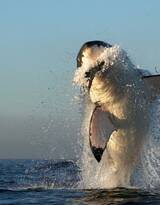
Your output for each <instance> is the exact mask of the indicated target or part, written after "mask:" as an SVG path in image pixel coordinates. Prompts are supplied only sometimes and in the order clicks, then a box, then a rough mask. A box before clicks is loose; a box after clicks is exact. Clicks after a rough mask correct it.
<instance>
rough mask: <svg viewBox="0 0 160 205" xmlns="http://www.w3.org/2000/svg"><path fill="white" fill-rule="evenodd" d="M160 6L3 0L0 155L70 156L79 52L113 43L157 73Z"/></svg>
mask: <svg viewBox="0 0 160 205" xmlns="http://www.w3.org/2000/svg"><path fill="white" fill-rule="evenodd" d="M159 11H160V1H159V0H152V1H149V0H134V1H131V0H122V1H118V0H117V1H116V0H112V1H111V0H110V1H109V0H88V1H85V0H81V1H76V0H66V1H65V0H0V94H1V102H0V130H1V132H0V158H12V157H14V158H17V157H18V158H40V157H50V158H62V157H64V156H65V157H67V158H72V157H73V156H74V149H75V147H76V146H75V147H74V144H76V141H77V137H78V136H77V135H76V130H77V128H78V127H79V126H80V125H79V117H80V116H79V114H77V112H78V109H77V107H76V106H75V105H74V104H72V98H73V95H74V92H75V91H74V90H73V88H72V83H71V80H72V77H73V73H74V69H75V57H76V53H77V51H78V49H79V48H80V46H81V45H82V44H83V43H84V42H85V41H88V40H95V39H99V40H104V41H107V42H109V43H117V44H120V45H121V46H122V47H123V48H124V49H126V50H127V51H128V52H129V54H130V56H131V58H132V59H133V61H134V62H135V64H138V65H140V66H141V67H144V68H148V69H150V70H154V67H155V66H156V67H157V68H158V69H159V71H160V26H159V20H160V12H159Z"/></svg>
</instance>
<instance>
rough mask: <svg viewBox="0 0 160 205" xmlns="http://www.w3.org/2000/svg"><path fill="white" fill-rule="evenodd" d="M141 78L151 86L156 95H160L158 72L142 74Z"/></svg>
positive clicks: (159, 76)
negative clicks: (156, 73)
mask: <svg viewBox="0 0 160 205" xmlns="http://www.w3.org/2000/svg"><path fill="white" fill-rule="evenodd" d="M142 79H143V80H144V81H145V83H147V85H148V86H149V87H151V89H152V90H153V92H154V94H155V95H156V96H158V95H160V74H158V75H147V76H142Z"/></svg>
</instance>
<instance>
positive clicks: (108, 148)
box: [74, 41, 160, 187]
mask: <svg viewBox="0 0 160 205" xmlns="http://www.w3.org/2000/svg"><path fill="white" fill-rule="evenodd" d="M74 83H75V84H77V85H79V86H80V87H81V89H83V93H84V97H86V99H87V100H88V101H89V103H91V104H92V105H93V110H92V112H91V116H90V120H89V125H88V126H89V127H88V136H87V137H88V144H89V146H90V148H91V151H92V153H93V156H94V157H95V159H96V160H97V162H100V161H101V159H102V158H103V153H104V151H105V159H103V160H106V164H107V167H108V168H109V169H110V170H112V174H111V178H110V179H109V180H108V181H109V183H110V186H112V187H118V186H121V187H122V186H123V187H124V186H129V185H130V178H131V175H132V173H133V170H134V167H135V165H136V163H137V160H138V157H139V155H140V151H141V149H142V146H143V143H144V141H145V140H147V139H146V135H147V131H148V127H149V122H150V119H149V109H150V105H151V102H152V101H153V100H154V99H155V98H156V96H157V95H159V94H160V75H151V74H150V73H149V72H148V71H145V70H140V69H137V67H136V66H135V65H134V64H133V63H132V62H131V60H130V58H129V57H128V55H127V53H126V52H125V51H124V50H123V49H121V48H120V47H119V46H117V45H113V46H112V45H110V44H108V43H105V42H103V41H89V42H86V43H85V44H83V45H82V47H81V49H80V51H79V53H78V55H77V69H76V71H75V76H74ZM97 166H98V165H97ZM107 167H106V169H107Z"/></svg>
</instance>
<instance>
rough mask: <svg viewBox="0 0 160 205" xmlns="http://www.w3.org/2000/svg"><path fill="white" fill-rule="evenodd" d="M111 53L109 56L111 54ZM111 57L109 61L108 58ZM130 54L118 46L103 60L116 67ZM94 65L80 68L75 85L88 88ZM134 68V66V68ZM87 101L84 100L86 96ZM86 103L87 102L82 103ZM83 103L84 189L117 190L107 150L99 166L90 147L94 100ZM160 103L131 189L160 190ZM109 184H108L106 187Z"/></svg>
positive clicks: (155, 105)
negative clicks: (87, 80) (115, 63)
mask: <svg viewBox="0 0 160 205" xmlns="http://www.w3.org/2000/svg"><path fill="white" fill-rule="evenodd" d="M107 52H108V53H107ZM106 56H107V58H106ZM126 57H127V55H126V53H125V52H123V50H120V49H119V47H117V46H114V47H112V49H111V50H110V51H109V50H108V49H107V50H104V52H103V53H102V55H101V56H100V60H102V59H103V60H105V62H106V67H107V63H108V62H109V63H114V62H117V61H118V60H120V62H121V63H124V59H125V60H126ZM92 63H93V62H89V61H86V62H84V66H83V67H80V68H78V70H77V71H76V73H75V77H74V82H75V83H76V84H78V85H80V86H84V87H85V86H86V82H85V80H86V79H85V78H84V73H85V72H86V71H87V69H89V67H90V66H91V65H92ZM128 63H129V64H130V65H131V62H129V61H128V62H127V63H126V61H125V63H124V66H125V67H126V68H127V67H128ZM132 66H133V65H132ZM83 97H84V96H83ZM82 101H83V102H82ZM81 103H82V104H83V106H84V107H86V109H85V111H84V113H83V118H84V121H83V125H82V130H81V141H80V142H79V143H80V144H81V145H82V150H81V152H82V153H81V155H80V156H81V157H80V158H81V160H80V162H79V164H80V167H81V173H82V180H81V183H80V188H110V187H113V186H114V184H113V181H114V180H113V178H112V174H113V172H114V170H113V169H112V168H110V167H109V166H107V160H106V158H107V151H106V150H105V152H104V154H103V157H102V160H101V162H100V163H98V162H97V161H96V160H95V158H94V157H93V155H92V153H91V150H90V146H89V137H88V133H89V130H88V129H89V122H90V118H91V113H92V111H93V106H94V105H93V103H91V102H90V99H88V98H87V99H86V98H85V99H83V100H81ZM159 124H160V101H159V100H158V99H157V100H155V102H153V103H152V105H151V109H150V127H149V131H148V134H147V137H146V138H145V141H144V144H143V149H142V150H141V157H140V159H139V163H138V164H137V167H136V168H135V171H134V173H133V176H132V180H131V182H132V183H131V185H132V186H134V187H135V186H136V187H141V188H147V189H148V188H156V187H159V186H160V148H159V145H160V127H159ZM106 182H107V183H106Z"/></svg>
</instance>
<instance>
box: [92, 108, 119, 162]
mask: <svg viewBox="0 0 160 205" xmlns="http://www.w3.org/2000/svg"><path fill="white" fill-rule="evenodd" d="M114 130H116V129H115V127H114V126H113V124H112V122H111V120H110V117H109V113H108V112H105V111H103V110H102V109H101V107H98V106H97V107H95V109H94V110H93V112H92V115H91V119H90V125H89V143H90V147H91V150H92V153H93V155H94V157H95V158H96V160H97V161H98V162H100V161H101V158H102V155H103V152H104V150H105V148H106V144H107V142H108V140H109V137H110V135H111V133H112V132H113V131H114Z"/></svg>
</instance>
